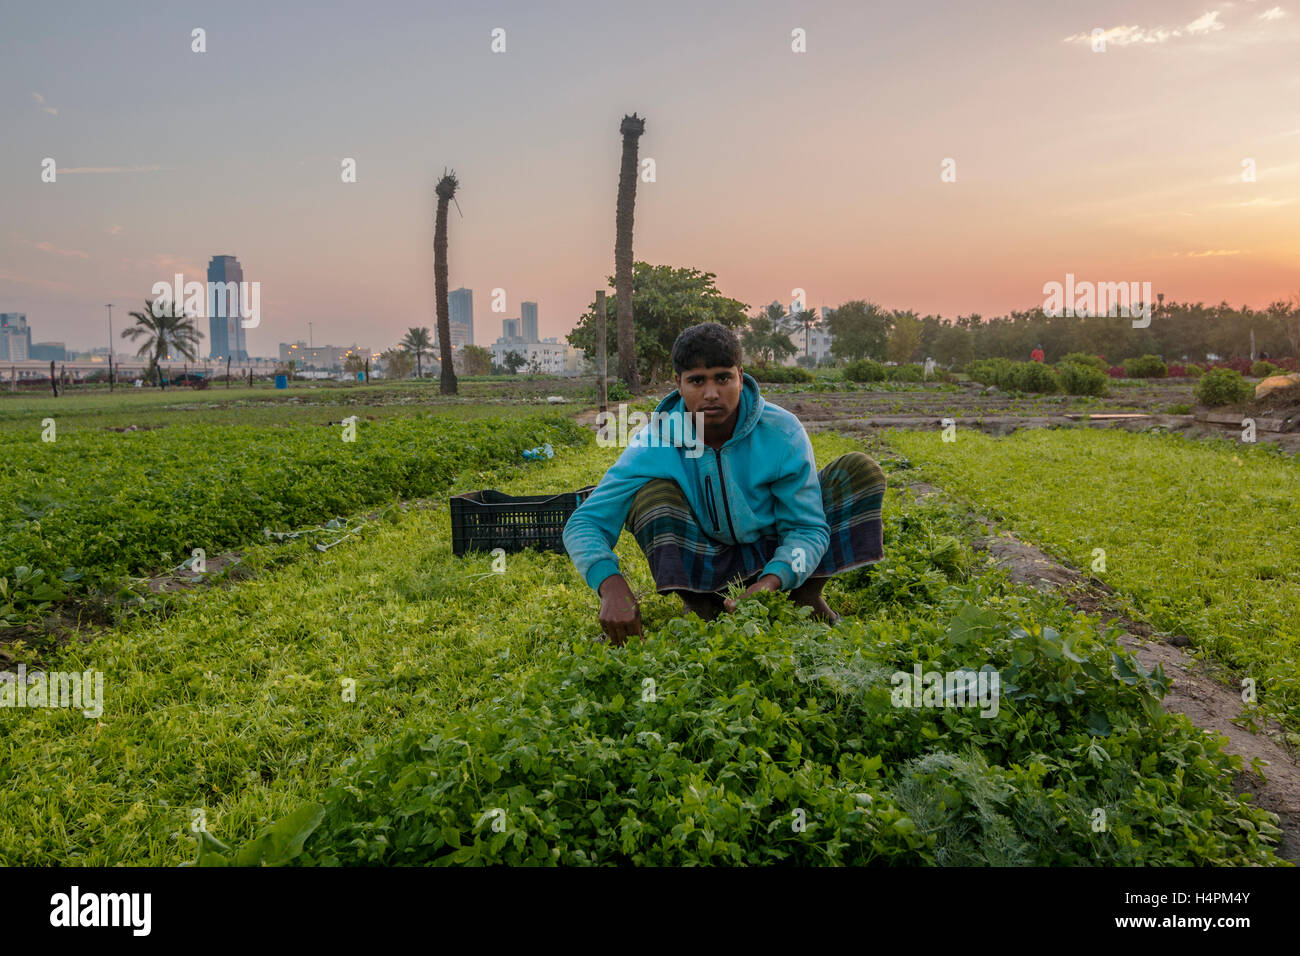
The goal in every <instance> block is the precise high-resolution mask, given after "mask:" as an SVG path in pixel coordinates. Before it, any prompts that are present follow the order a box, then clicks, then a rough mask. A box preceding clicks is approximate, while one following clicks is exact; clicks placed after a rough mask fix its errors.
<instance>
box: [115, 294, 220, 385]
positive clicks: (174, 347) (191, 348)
mask: <svg viewBox="0 0 1300 956" xmlns="http://www.w3.org/2000/svg"><path fill="white" fill-rule="evenodd" d="M155 301H156V300H154V299H145V302H144V311H143V312H132V313H130V316H131V318H133V319H135V325H132V326H129V327H127V328H125V329H123V330H122V338H124V339H130V340H131V341H132V342H134V341H135V340H137V339H140V338H143V339H144V342H143V344H141V346H140V348H139V349H138V350H137V351H136V353H135V354H136V355H138V356H140V357H141V358H144V357H145V356H146V355H147V356H148V357H149V373H150V374H153V373H155V372H156V373H157V375H158V384H159V385H162V369H161V368H160V367H159V364H158V363H159V362H161V361H162V360H163V358H164V357H165V356H169V355H172V354H176V355H183V356H184V357H185V358H187V359H189V360H190V361H191V362H193V361H195V351H196V350H197V348H198V344H199V339H200V338H202V337H203V333H202V332H200V331H199V330H198V329H196V328H195V327H194V319H193V318H191V317H190V316H187V315H186V314H185V309H184V307H183V306H182V305H180V303H177V302H171V301H168V302H165V303H163V304H160V305H159V306H158V307H157V308H156V309H155V308H154V302H155ZM164 387H165V386H164Z"/></svg>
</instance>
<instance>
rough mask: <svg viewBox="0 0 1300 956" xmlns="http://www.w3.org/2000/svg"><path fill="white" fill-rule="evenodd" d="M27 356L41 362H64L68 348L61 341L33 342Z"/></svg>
mask: <svg viewBox="0 0 1300 956" xmlns="http://www.w3.org/2000/svg"><path fill="white" fill-rule="evenodd" d="M28 358H32V359H37V360H38V361H41V362H66V361H67V360H68V348H67V346H66V345H65V344H64V343H63V342H34V343H32V348H31V353H30V354H29V355H28Z"/></svg>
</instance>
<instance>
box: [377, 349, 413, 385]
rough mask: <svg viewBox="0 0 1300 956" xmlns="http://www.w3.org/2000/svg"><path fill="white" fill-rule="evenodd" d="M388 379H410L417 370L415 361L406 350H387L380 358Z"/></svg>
mask: <svg viewBox="0 0 1300 956" xmlns="http://www.w3.org/2000/svg"><path fill="white" fill-rule="evenodd" d="M379 362H380V364H381V365H383V366H384V374H385V376H386V377H387V378H410V376H411V372H412V371H414V370H415V359H414V358H413V357H412V355H411V353H410V352H408V351H407V350H406V349H404V348H395V349H387V350H385V351H384V352H383V354H381V355H380V356H379Z"/></svg>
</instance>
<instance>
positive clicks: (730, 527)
mask: <svg viewBox="0 0 1300 956" xmlns="http://www.w3.org/2000/svg"><path fill="white" fill-rule="evenodd" d="M713 454H715V455H716V456H717V457H718V486H719V487H720V488H721V489H722V508H723V510H724V511H725V512H726V513H727V530H728V531H730V532H731V540H732V541H735V540H736V528H735V526H734V525H732V523H731V505H729V504H728V503H727V481H726V479H725V478H723V477H722V449H720V448H715V449H713ZM717 523H718V519H717V518H716V517H715V518H714V519H713V524H714V527H715V528H716V527H717Z"/></svg>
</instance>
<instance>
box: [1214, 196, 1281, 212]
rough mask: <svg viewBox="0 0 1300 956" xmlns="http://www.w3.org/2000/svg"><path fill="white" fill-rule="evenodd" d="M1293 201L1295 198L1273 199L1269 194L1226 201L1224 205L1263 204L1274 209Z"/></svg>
mask: <svg viewBox="0 0 1300 956" xmlns="http://www.w3.org/2000/svg"><path fill="white" fill-rule="evenodd" d="M1293 202H1295V200H1294V199H1273V198H1271V197H1268V196H1260V197H1259V198H1258V199H1246V200H1243V201H1242V202H1225V203H1223V205H1224V206H1233V207H1235V208H1241V207H1244V206H1262V207H1264V208H1266V209H1272V208H1273V207H1274V206H1289V205H1291V204H1292V203H1293Z"/></svg>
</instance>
